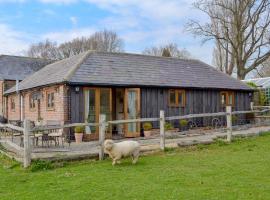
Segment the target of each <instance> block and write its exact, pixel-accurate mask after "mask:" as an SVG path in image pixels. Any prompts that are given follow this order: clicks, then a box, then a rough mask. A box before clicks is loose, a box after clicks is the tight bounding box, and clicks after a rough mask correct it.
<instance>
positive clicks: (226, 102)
mask: <svg viewBox="0 0 270 200" xmlns="http://www.w3.org/2000/svg"><path fill="white" fill-rule="evenodd" d="M220 98H221V105H222V106H234V92H229V91H223V92H221V93H220Z"/></svg>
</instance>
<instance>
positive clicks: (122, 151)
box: [104, 140, 140, 165]
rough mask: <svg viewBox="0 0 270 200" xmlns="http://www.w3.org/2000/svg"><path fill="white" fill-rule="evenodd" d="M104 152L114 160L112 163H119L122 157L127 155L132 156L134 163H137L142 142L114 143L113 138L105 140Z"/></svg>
mask: <svg viewBox="0 0 270 200" xmlns="http://www.w3.org/2000/svg"><path fill="white" fill-rule="evenodd" d="M104 152H105V153H107V154H109V156H110V158H111V159H112V160H113V162H112V165H115V164H116V163H118V164H119V163H120V159H121V158H123V157H127V156H131V157H132V163H133V164H136V162H137V161H138V158H139V155H140V144H139V143H138V142H136V141H123V142H118V143H114V141H113V140H105V142H104Z"/></svg>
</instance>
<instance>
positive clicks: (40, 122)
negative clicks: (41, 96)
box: [36, 117, 43, 126]
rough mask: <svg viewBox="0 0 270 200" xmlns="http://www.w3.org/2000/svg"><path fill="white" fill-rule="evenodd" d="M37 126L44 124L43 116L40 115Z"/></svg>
mask: <svg viewBox="0 0 270 200" xmlns="http://www.w3.org/2000/svg"><path fill="white" fill-rule="evenodd" d="M36 125H37V126H42V125H43V118H42V117H39V118H38V120H37V123H36Z"/></svg>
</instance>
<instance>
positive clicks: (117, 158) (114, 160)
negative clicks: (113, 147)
mask: <svg viewBox="0 0 270 200" xmlns="http://www.w3.org/2000/svg"><path fill="white" fill-rule="evenodd" d="M120 159H121V156H117V157H115V158H114V159H113V163H112V165H115V164H116V163H121V162H120Z"/></svg>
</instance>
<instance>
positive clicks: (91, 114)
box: [85, 90, 96, 133]
mask: <svg viewBox="0 0 270 200" xmlns="http://www.w3.org/2000/svg"><path fill="white" fill-rule="evenodd" d="M85 100H86V101H87V102H86V106H87V107H86V112H87V122H89V123H96V90H89V91H87V92H86V99H85ZM87 129H89V130H88V132H92V133H93V132H96V127H95V126H91V127H89V128H86V130H87ZM88 132H87V133H88Z"/></svg>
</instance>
